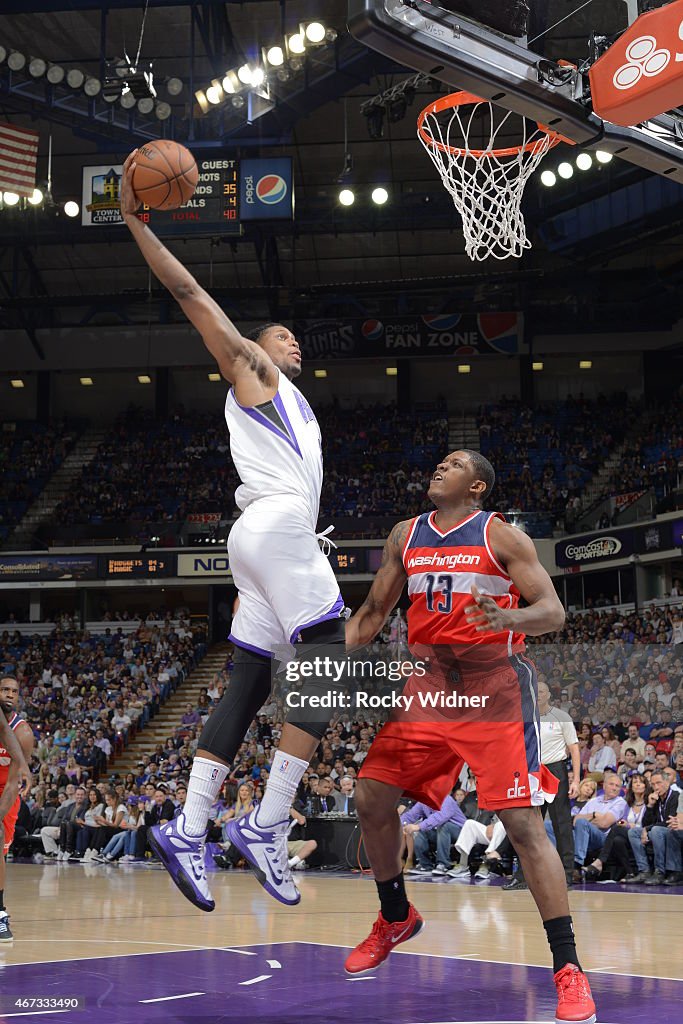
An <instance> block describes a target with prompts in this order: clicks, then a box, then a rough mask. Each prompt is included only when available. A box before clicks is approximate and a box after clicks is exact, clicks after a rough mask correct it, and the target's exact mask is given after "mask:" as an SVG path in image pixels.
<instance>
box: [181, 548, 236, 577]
mask: <svg viewBox="0 0 683 1024" xmlns="http://www.w3.org/2000/svg"><path fill="white" fill-rule="evenodd" d="M231 575H232V574H231V572H230V563H229V562H228V556H227V555H226V554H217V553H216V552H209V551H207V552H206V554H203V553H202V554H197V555H189V554H188V555H178V576H185V577H188V576H206V577H210V576H223V577H226V576H231Z"/></svg>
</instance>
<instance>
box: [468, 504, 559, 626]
mask: <svg viewBox="0 0 683 1024" xmlns="http://www.w3.org/2000/svg"><path fill="white" fill-rule="evenodd" d="M489 539H490V542H491V547H492V548H493V553H494V555H495V557H496V559H497V560H498V561H499V562H500V563H501V565H502V566H503V567H504V568H505V569H506V571H507V573H508V575H509V576H510V578H511V580H512V582H513V583H514V584H515V586H516V587H517V589H518V590H519V592H520V594H521V595H522V597H523V598H524V600H525V601H526V602H527V603H528V607H527V608H501V607H500V606H499V605H498V604H496V602H495V601H494V600H493V598H491V597H486V596H485V595H484V594H480V593H479V591H478V590H477V588H476V586H473V587H472V596H473V597H474V600H475V602H476V603H475V604H472V605H469V606H468V607H467V608H465V614H466V615H467V620H468V622H469V623H470V624H472V625H474V626H475V627H476V629H477V632H478V633H490V632H500V631H502V630H510V629H512V630H514V631H515V632H520V633H527V634H528V635H529V636H541V635H542V634H543V633H552V632H554V631H555V630H556V629H562V626H563V625H564V618H565V614H564V608H563V607H562V602H561V601H560V599H559V597H558V596H557V593H556V592H555V587H554V586H553V581H552V580H551V579H550V576H548V573H547V572H546V571H545V569H544V568H543V566H542V565H541V563H540V562H539V560H538V555H537V554H536V548H535V547H534V542H533V541H532V540H531V538H530V537H527V535H526V534H525V533H523V532H522V531H521V530H518V529H517V527H516V526H510V525H509V524H508V523H504V522H502V520H500V519H494V520H493V522H492V523H491V531H490V534H489Z"/></svg>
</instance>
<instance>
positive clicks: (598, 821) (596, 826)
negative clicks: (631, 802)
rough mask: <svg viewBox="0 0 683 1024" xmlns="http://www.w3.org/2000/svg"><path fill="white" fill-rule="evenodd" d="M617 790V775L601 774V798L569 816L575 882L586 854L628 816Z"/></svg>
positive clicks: (602, 841)
mask: <svg viewBox="0 0 683 1024" xmlns="http://www.w3.org/2000/svg"><path fill="white" fill-rule="evenodd" d="M601 738H602V737H601ZM620 789H621V780H620V778H619V776H618V775H617V774H616V773H615V772H609V773H605V776H604V779H603V793H602V795H601V796H594V797H593V798H592V799H591V800H589V801H588V802H587V803H586V804H585V806H584V807H583V808H582V809H581V811H580V812H579V813H578V814H575V815H574V816H573V821H574V862H575V864H576V865H577V869H578V870H577V871H576V873H575V875H574V880H575V881H577V882H580V881H581V875H580V869H581V868H582V867H583V866H584V864H585V862H586V857H587V855H588V854H589V853H596V852H597V851H598V850H600V849H601V848H602V845H603V843H604V841H605V838H606V836H607V833H608V832H609V830H610V829H611V828H612V826H613V825H614V824H616V822H617V821H621V820H622V819H624V820H625V819H626V818H627V816H628V806H627V804H626V801H625V800H624V799H623V798H622V797H621V796H619V790H620Z"/></svg>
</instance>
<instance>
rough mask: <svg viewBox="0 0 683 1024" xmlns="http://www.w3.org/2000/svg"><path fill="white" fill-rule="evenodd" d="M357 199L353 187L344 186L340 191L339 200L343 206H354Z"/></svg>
mask: <svg viewBox="0 0 683 1024" xmlns="http://www.w3.org/2000/svg"><path fill="white" fill-rule="evenodd" d="M355 201H356V195H355V193H354V191H353V189H351V188H343V189H342V190H341V192H340V193H339V202H340V203H341V204H342V206H353V204H354V202H355Z"/></svg>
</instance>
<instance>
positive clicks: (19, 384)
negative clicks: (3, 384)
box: [10, 377, 26, 388]
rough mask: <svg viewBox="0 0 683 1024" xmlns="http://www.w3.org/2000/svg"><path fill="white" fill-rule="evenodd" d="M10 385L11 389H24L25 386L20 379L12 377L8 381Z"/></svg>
mask: <svg viewBox="0 0 683 1024" xmlns="http://www.w3.org/2000/svg"><path fill="white" fill-rule="evenodd" d="M10 384H11V385H12V387H13V388H24V387H26V385H25V384H24V382H23V380H22V379H21V377H13V378H12V380H11V381H10Z"/></svg>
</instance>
